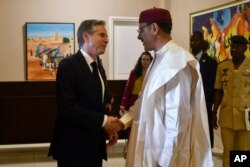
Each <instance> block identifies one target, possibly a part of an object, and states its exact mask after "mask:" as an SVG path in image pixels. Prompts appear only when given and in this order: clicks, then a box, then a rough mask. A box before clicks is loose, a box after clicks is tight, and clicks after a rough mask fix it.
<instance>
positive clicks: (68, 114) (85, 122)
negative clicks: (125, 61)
mask: <svg viewBox="0 0 250 167" xmlns="http://www.w3.org/2000/svg"><path fill="white" fill-rule="evenodd" d="M77 38H78V44H79V50H78V52H77V53H76V54H74V55H72V56H69V57H67V58H65V59H63V60H62V61H61V62H60V64H59V67H58V71H57V78H56V88H57V92H56V95H57V103H58V115H57V120H56V125H55V129H54V134H53V138H52V141H51V145H50V149H49V156H53V158H54V159H56V160H57V164H58V167H79V166H87V167H102V160H103V159H105V160H107V152H106V134H108V136H109V143H108V144H109V145H113V144H115V143H116V141H117V138H118V136H117V133H116V132H115V130H114V129H115V127H114V123H113V122H115V120H117V118H114V117H111V116H107V112H108V111H110V110H111V102H112V96H111V93H110V91H109V88H108V85H107V79H106V75H105V70H104V68H103V66H102V63H101V59H100V58H99V56H100V55H102V54H104V52H105V49H106V46H107V44H108V35H107V31H106V28H105V22H104V21H102V20H85V21H83V22H82V23H81V24H80V26H79V28H78V31H77ZM95 74H96V75H95Z"/></svg>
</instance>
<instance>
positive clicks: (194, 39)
mask: <svg viewBox="0 0 250 167" xmlns="http://www.w3.org/2000/svg"><path fill="white" fill-rule="evenodd" d="M201 43H202V39H200V38H199V36H198V35H196V34H194V35H193V36H191V38H190V47H191V49H192V53H193V54H198V53H199V52H200V51H201V49H202V47H201Z"/></svg>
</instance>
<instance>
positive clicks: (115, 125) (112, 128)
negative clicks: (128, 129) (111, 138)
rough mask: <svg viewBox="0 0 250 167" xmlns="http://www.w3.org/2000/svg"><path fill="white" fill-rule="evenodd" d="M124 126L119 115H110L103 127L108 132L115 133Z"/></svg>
mask: <svg viewBox="0 0 250 167" xmlns="http://www.w3.org/2000/svg"><path fill="white" fill-rule="evenodd" d="M123 127H124V125H123V123H122V122H121V121H120V120H119V119H118V118H117V117H112V116H108V119H107V122H106V124H105V125H104V127H103V128H104V130H105V132H106V133H107V134H114V133H117V132H119V131H120V130H122V129H123Z"/></svg>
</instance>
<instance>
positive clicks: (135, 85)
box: [120, 51, 153, 115]
mask: <svg viewBox="0 0 250 167" xmlns="http://www.w3.org/2000/svg"><path fill="white" fill-rule="evenodd" d="M152 60H153V57H152V56H151V54H150V53H149V52H147V51H145V52H142V54H141V55H140V57H139V59H138V60H137V63H136V65H135V67H134V69H133V70H131V72H130V75H129V78H128V80H127V83H126V87H125V89H124V93H123V96H122V101H121V105H120V110H121V115H123V114H125V111H126V110H128V109H129V108H130V107H131V106H132V105H133V104H134V102H135V101H136V99H137V98H138V94H139V92H140V91H141V87H142V82H143V79H144V77H145V74H146V72H147V69H148V67H149V65H150V63H151V62H152Z"/></svg>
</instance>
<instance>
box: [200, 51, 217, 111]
mask: <svg viewBox="0 0 250 167" xmlns="http://www.w3.org/2000/svg"><path fill="white" fill-rule="evenodd" d="M199 62H200V72H201V76H202V81H203V87H204V93H205V98H206V105H207V110H208V112H211V109H212V105H213V103H214V82H215V77H216V69H217V62H216V61H215V60H214V59H213V58H211V57H209V56H208V55H207V53H203V54H202V56H201V58H200V61H199Z"/></svg>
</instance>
